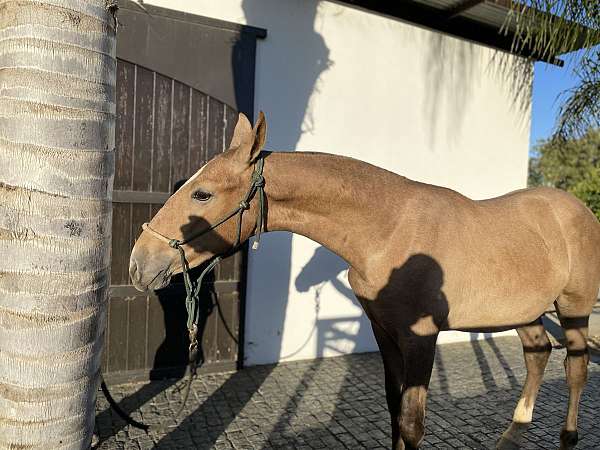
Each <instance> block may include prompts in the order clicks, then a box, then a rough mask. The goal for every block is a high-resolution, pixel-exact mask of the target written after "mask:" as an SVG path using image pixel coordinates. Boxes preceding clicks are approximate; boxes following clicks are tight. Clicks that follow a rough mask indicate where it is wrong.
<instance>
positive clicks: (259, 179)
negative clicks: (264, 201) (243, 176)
mask: <svg viewBox="0 0 600 450" xmlns="http://www.w3.org/2000/svg"><path fill="white" fill-rule="evenodd" d="M252 178H253V184H254V186H255V187H257V188H260V187H263V186H264V185H265V177H263V176H262V174H260V173H258V172H254V174H253V175H252Z"/></svg>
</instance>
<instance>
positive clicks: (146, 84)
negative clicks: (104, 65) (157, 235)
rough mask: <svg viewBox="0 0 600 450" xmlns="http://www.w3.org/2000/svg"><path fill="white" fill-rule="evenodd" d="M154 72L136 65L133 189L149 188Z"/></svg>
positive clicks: (146, 189)
mask: <svg viewBox="0 0 600 450" xmlns="http://www.w3.org/2000/svg"><path fill="white" fill-rule="evenodd" d="M153 91H154V72H152V71H151V70H148V69H144V68H143V67H137V72H136V76H135V123H134V145H133V175H132V176H133V181H132V189H133V190H134V191H149V190H150V189H151V185H152V183H151V179H152V172H151V165H152V123H153V121H154V117H153V109H154V105H153Z"/></svg>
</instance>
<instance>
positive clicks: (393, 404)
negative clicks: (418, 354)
mask: <svg viewBox="0 0 600 450" xmlns="http://www.w3.org/2000/svg"><path fill="white" fill-rule="evenodd" d="M371 326H372V328H373V334H374V335H375V339H376V340H377V345H378V346H379V351H380V353H381V359H382V360H383V367H384V370H385V399H386V400H387V405H388V411H389V413H390V419H391V426H392V450H402V449H404V448H405V447H404V443H403V442H402V439H401V438H400V409H401V407H402V388H403V382H404V375H405V372H404V359H403V357H402V353H401V352H400V347H399V346H398V344H397V343H396V342H394V340H393V339H392V338H391V337H390V336H389V335H388V334H387V332H386V331H385V330H383V328H381V327H380V326H379V325H377V324H376V323H375V322H371Z"/></svg>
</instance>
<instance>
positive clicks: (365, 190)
mask: <svg viewBox="0 0 600 450" xmlns="http://www.w3.org/2000/svg"><path fill="white" fill-rule="evenodd" d="M265 178H266V180H267V184H266V187H265V190H266V194H267V198H268V222H267V223H268V229H269V230H270V231H277V230H281V231H291V232H293V233H297V234H301V235H303V236H306V237H308V238H310V239H312V240H314V241H316V242H318V243H320V244H322V245H324V246H325V247H327V248H328V249H330V250H331V251H333V252H334V253H336V254H338V255H339V256H341V257H342V258H344V259H345V260H346V261H347V262H348V263H349V264H350V265H351V266H353V267H354V268H356V269H357V270H359V271H360V272H363V270H365V269H366V268H367V264H368V259H369V258H370V257H371V256H373V255H374V254H376V253H377V252H378V251H381V250H382V247H383V245H384V244H385V243H386V242H387V239H388V238H389V236H390V234H391V232H392V231H393V229H394V224H395V223H397V219H398V215H399V214H400V213H401V212H400V211H397V210H394V209H397V207H398V205H400V204H401V199H400V198H399V197H400V196H399V193H401V192H402V187H403V186H404V185H405V184H408V182H407V180H406V179H405V178H403V177H400V176H398V175H396V174H393V173H391V172H388V171H386V170H383V169H380V168H378V167H374V166H372V165H370V164H366V163H363V162H361V161H357V160H354V159H350V158H344V157H340V156H335V155H328V154H320V153H302V152H291V153H272V154H271V155H269V156H268V157H267V158H266V161H265Z"/></svg>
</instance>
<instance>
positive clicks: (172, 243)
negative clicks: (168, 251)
mask: <svg viewBox="0 0 600 450" xmlns="http://www.w3.org/2000/svg"><path fill="white" fill-rule="evenodd" d="M179 245H180V243H179V241H178V240H177V239H171V240H170V241H169V247H171V248H174V249H177V248H179Z"/></svg>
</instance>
